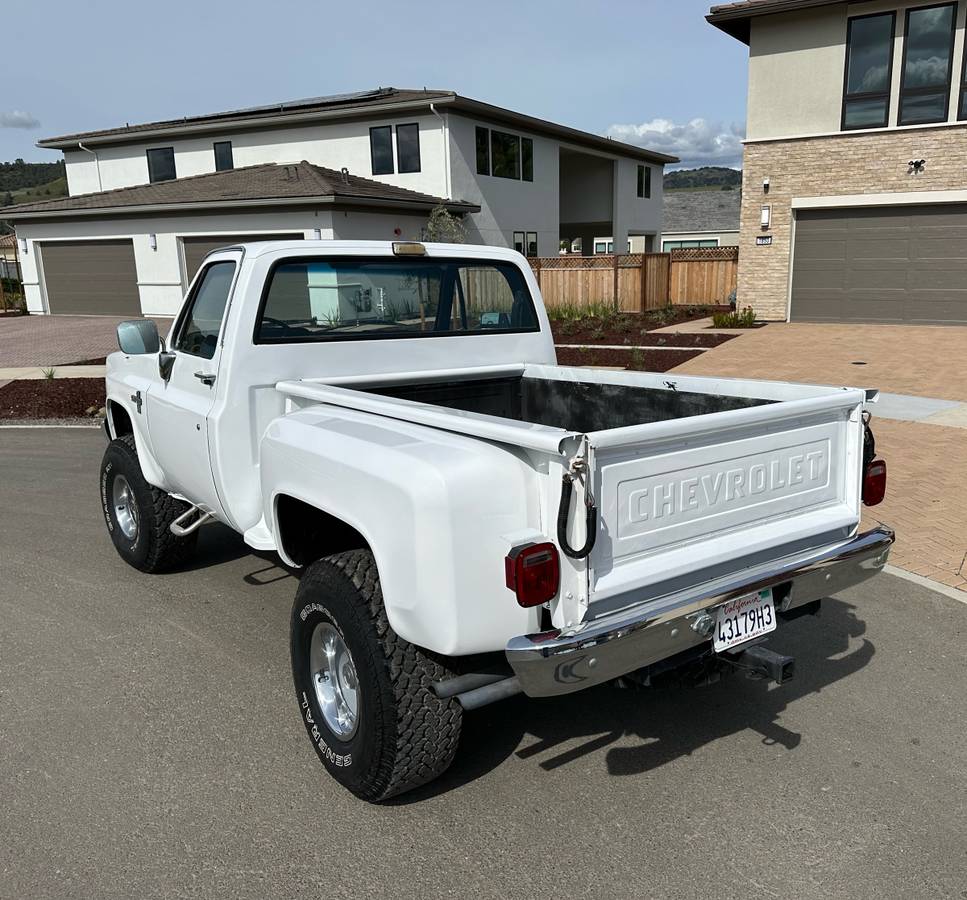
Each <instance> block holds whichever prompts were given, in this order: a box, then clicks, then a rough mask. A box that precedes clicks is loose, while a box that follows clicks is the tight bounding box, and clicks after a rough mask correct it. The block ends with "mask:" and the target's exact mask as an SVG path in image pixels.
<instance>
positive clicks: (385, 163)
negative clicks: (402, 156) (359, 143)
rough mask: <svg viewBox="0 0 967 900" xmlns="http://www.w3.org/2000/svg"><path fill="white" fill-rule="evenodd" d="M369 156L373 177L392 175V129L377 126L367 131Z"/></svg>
mask: <svg viewBox="0 0 967 900" xmlns="http://www.w3.org/2000/svg"><path fill="white" fill-rule="evenodd" d="M369 155H370V158H371V159H372V163H373V174H374V175H392V174H393V129H392V127H391V126H389V125H379V126H377V127H376V128H370V129H369Z"/></svg>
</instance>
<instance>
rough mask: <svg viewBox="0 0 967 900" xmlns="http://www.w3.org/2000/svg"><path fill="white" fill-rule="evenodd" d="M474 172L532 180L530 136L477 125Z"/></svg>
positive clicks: (532, 146)
mask: <svg viewBox="0 0 967 900" xmlns="http://www.w3.org/2000/svg"><path fill="white" fill-rule="evenodd" d="M476 146H477V174H478V175H493V176H494V177H495V178H513V179H515V180H516V181H521V180H523V181H533V180H534V141H533V139H532V138H525V137H520V136H519V135H516V134H507V133H506V132H504V131H492V130H491V129H489V128H482V127H480V126H479V125H478V126H477V132H476Z"/></svg>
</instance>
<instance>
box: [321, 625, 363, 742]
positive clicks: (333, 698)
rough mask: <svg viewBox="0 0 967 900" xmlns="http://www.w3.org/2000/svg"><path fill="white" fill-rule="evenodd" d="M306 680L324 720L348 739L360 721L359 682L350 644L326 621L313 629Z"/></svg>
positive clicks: (343, 738) (338, 734) (341, 736)
mask: <svg viewBox="0 0 967 900" xmlns="http://www.w3.org/2000/svg"><path fill="white" fill-rule="evenodd" d="M309 680H310V681H311V682H312V686H313V688H314V689H315V692H316V702H317V703H318V704H319V709H320V710H321V711H322V716H323V718H324V719H325V720H326V724H327V725H328V726H329V728H330V729H331V731H332V732H333V734H335V735H336V736H337V737H339V738H341V739H342V740H344V741H348V740H349V738H351V737H352V736H353V735H354V734H355V733H356V726H357V725H358V723H359V692H358V691H359V682H358V679H357V678H356V666H355V665H354V664H353V658H352V656H351V655H350V653H349V648H348V647H347V646H346V643H345V641H343V639H342V635H340V634H339V632H338V631H336V629H335V628H334V627H333V626H332V625H330V624H329V623H328V622H320V623H319V624H318V625H316V627H315V629H314V630H313V632H312V639H311V641H310V643H309Z"/></svg>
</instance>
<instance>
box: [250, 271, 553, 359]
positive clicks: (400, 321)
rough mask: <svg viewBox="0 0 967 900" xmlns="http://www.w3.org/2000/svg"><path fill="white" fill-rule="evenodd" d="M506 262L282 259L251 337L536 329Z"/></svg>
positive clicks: (521, 284) (520, 281)
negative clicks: (253, 335)
mask: <svg viewBox="0 0 967 900" xmlns="http://www.w3.org/2000/svg"><path fill="white" fill-rule="evenodd" d="M538 330H539V326H538V322H537V314H536V312H535V311H534V301H533V300H532V298H531V295H530V291H529V290H528V289H527V283H526V281H525V280H524V275H523V273H522V272H521V270H520V269H519V268H517V266H515V265H514V264H513V263H505V262H486V261H483V260H457V259H441V260H430V259H425V258H419V259H386V258H380V259H373V260H370V259H361V258H358V257H357V258H353V259H346V260H333V259H327V260H320V259H308V260H307V259H301V260H283V261H282V262H281V263H278V264H277V265H276V266H275V267H274V268H273V269H272V272H271V273H270V275H269V282H268V285H267V287H266V290H265V294H264V296H263V299H262V312H261V314H260V315H259V320H258V322H257V324H256V329H255V341H256V343H260V344H264V343H290V342H291V343H299V342H306V341H316V340H351V339H373V338H411V337H434V336H436V337H440V336H447V335H460V334H491V333H513V332H522V331H538Z"/></svg>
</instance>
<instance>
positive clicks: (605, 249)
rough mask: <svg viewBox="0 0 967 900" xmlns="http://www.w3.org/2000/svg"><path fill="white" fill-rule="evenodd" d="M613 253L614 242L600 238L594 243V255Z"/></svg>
mask: <svg viewBox="0 0 967 900" xmlns="http://www.w3.org/2000/svg"><path fill="white" fill-rule="evenodd" d="M609 253H614V241H613V240H612V239H611V238H601V239H597V240H595V242H594V255H595V256H604V255H607V254H609Z"/></svg>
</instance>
